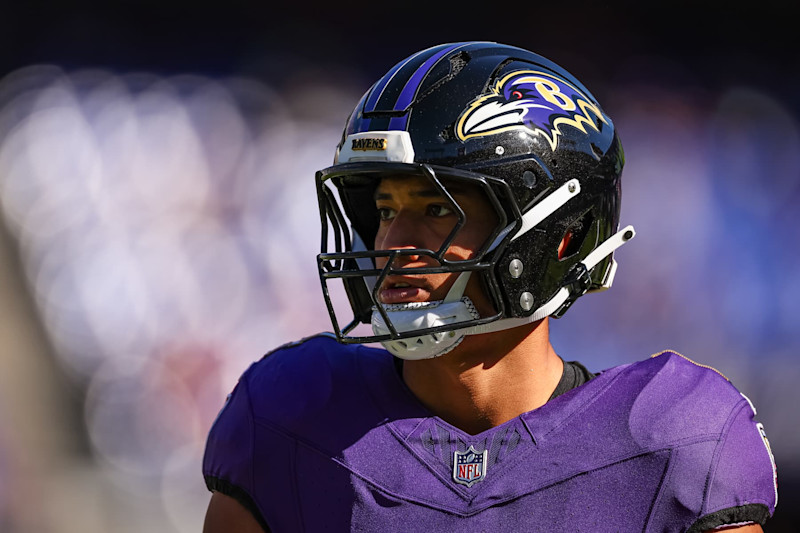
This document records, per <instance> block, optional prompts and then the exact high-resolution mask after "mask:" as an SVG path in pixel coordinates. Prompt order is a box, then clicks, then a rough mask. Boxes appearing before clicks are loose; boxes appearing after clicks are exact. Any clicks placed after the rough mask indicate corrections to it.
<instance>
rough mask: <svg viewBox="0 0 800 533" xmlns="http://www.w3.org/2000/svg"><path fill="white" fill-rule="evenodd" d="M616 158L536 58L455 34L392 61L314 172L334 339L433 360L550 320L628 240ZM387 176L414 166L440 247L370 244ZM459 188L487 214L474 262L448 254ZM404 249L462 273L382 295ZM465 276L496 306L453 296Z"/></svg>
mask: <svg viewBox="0 0 800 533" xmlns="http://www.w3.org/2000/svg"><path fill="white" fill-rule="evenodd" d="M623 163H624V156H623V151H622V145H621V144H620V140H619V138H618V136H617V132H616V130H615V128H614V125H613V123H612V122H611V119H610V118H609V117H608V116H607V115H606V114H605V113H604V112H603V110H602V109H601V108H600V105H599V104H598V103H597V101H596V100H595V98H594V97H593V96H592V95H591V94H590V93H589V91H588V90H587V89H586V88H585V87H584V86H583V85H582V84H581V83H580V82H579V81H578V80H577V79H576V78H575V77H573V76H572V75H571V74H569V73H568V72H567V71H565V70H564V69H563V68H561V67H559V66H558V65H556V64H555V63H553V62H551V61H549V60H547V59H545V58H543V57H541V56H539V55H537V54H534V53H532V52H529V51H527V50H523V49H520V48H516V47H512V46H506V45H502V44H497V43H491V42H462V43H450V44H443V45H440V46H435V47H432V48H429V49H427V50H423V51H421V52H418V53H416V54H414V55H412V56H410V57H408V58H406V59H404V60H403V61H401V62H400V63H398V64H397V65H395V66H394V67H393V68H392V69H391V70H390V71H389V72H387V73H386V75H385V76H383V77H382V78H381V79H380V80H378V82H377V83H375V84H374V85H373V86H372V87H371V88H370V89H369V90H368V91H367V92H366V94H365V95H364V96H363V97H362V99H361V100H360V101H359V102H358V105H356V107H355V109H354V110H353V112H352V114H351V116H350V117H349V119H348V121H347V125H346V127H345V130H344V134H343V136H342V139H341V142H340V143H339V146H338V149H337V153H336V158H335V162H334V164H333V166H331V167H329V168H326V169H324V170H321V171H319V172H318V173H317V178H316V180H317V191H318V196H319V204H320V214H321V218H322V253H320V254H319V256H318V258H317V260H318V266H319V274H320V279H321V281H322V287H323V293H324V295H325V299H326V303H327V305H328V310H329V312H330V314H331V319H332V322H333V326H334V330H335V333H336V336H337V338H338V339H339V340H340V341H342V342H355V343H363V342H373V341H380V342H382V343H383V344H384V346H386V347H387V348H388V349H389V350H390V351H391V352H392V353H394V354H395V355H397V356H399V357H403V358H408V359H418V358H427V357H435V356H438V355H441V354H443V353H446V352H447V351H449V350H451V349H452V348H453V347H454V346H455V345H457V343H458V342H460V340H461V339H462V338H463V336H464V335H468V334H477V333H485V332H489V331H498V330H501V329H506V328H509V327H516V326H519V325H522V324H527V323H530V322H533V321H535V320H540V319H542V318H544V317H546V316H553V317H560V316H562V315H563V314H564V312H565V311H566V310H567V309H568V308H569V306H570V305H572V303H573V302H574V301H575V300H576V299H577V298H578V297H580V296H582V295H583V294H585V293H587V292H590V291H597V290H602V289H605V288H608V287H609V286H610V285H611V282H612V280H613V277H614V273H615V269H616V263H615V262H614V260H613V251H614V249H616V248H617V247H618V246H620V245H621V244H622V243H624V242H626V241H627V240H629V239H630V238H632V237H633V235H634V231H633V228H631V227H627V228H625V229H624V230H622V231H617V228H618V223H619V209H620V175H621V172H622V167H623ZM387 176H393V177H397V176H423V177H424V178H425V179H427V180H429V181H430V183H431V186H432V187H433V188H435V189H436V190H437V191H438V192H439V193H440V194H441V196H442V197H444V198H446V199H448V201H449V202H450V203H451V204H452V205H453V206H454V209H455V212H456V213H457V215H458V222H457V223H456V224H455V227H454V228H453V230H452V232H451V233H450V234H449V236H448V237H447V238H446V239H445V240H444V241H443V242H442V244H441V246H439V247H438V249H420V248H417V249H412V250H375V249H374V241H375V236H376V232H377V230H378V224H379V219H378V217H377V215H376V207H375V200H374V194H375V190H376V187H377V186H378V184H379V183H380V181H381V179H382V178H384V177H387ZM459 183H462V184H464V183H469V184H470V185H471V186H473V187H477V188H478V189H479V190H480V191H482V193H483V194H485V196H486V199H487V201H488V202H489V203H490V204H491V206H492V207H493V208H494V209H495V210H496V213H497V217H496V218H497V220H498V224H497V227H495V228H493V229H492V230H491V233H490V236H489V238H488V239H487V241H486V242H485V243H484V245H483V246H482V247H481V248H480V249H479V250H478V251H477V252H476V253H475V254H474V255H473V256H472V257H470V258H469V259H467V260H460V261H453V260H449V259H448V258H446V257H445V252H446V251H447V249H448V247H449V246H450V243H452V241H453V239H455V238H456V235H457V234H458V231H459V230H460V228H461V227H463V225H464V222H465V219H466V214H465V213H464V211H463V210H462V209H460V207H459V206H458V203H457V202H456V200H455V199H454V197H453V195H452V194H451V193H450V192H449V191H450V190H451V189H452V187H453V185H454V184H456V185H457V184H459ZM565 235H569V236H570V238H569V239H568V245H567V248H566V250H564V251H562V253H561V254H559V252H558V248H559V245H560V244H561V243H562V240H563V239H564V237H565ZM564 242H567V241H564ZM411 254H414V255H425V256H428V257H429V258H430V264H432V265H435V266H430V267H426V268H417V269H414V271H413V272H411V271H409V269H403V272H402V274H404V275H408V274H414V273H418V274H430V273H442V272H461V273H463V274H462V275H461V276H460V277H459V282H456V284H455V285H454V288H453V289H451V290H450V292H449V293H448V295H447V297H446V298H445V299H444V300H443V301H437V302H425V303H424V304H420V303H417V304H407V305H397V304H395V305H387V304H383V303H381V302H380V301H379V299H378V290H379V287H380V285H381V283H382V281H383V280H384V279H385V278H386V277H387V276H389V275H392V274H396V273H398V272H399V268H397V266H396V264H397V259H398V257H400V256H403V255H411ZM559 255H560V257H559ZM379 257H384V258H386V260H385V261H383V263H385V266H383V267H382V268H378V267H376V262H375V260H376V258H379ZM469 276H477V277H479V279H480V281H481V286H482V288H483V290H484V291H485V292H486V294H487V295H488V297H489V299H490V300H491V302H492V304H493V306H494V309H495V311H496V312H495V313H493V314H490V315H489V316H481V315H480V314H479V313H477V312H476V311H475V308H474V306H472V305H471V302H470V301H469V299H468V298H466V297H463V294H462V293H463V290H464V285H465V284H466V280H467V278H468V277H469ZM337 279H338V280H341V281H342V282H343V284H344V288H345V291H346V293H347V296H348V298H349V303H350V306H351V308H352V311H353V318H352V320H349V321H348V322H347V323H342V322H340V319H339V317H337V316H336V314H337V313H336V311H335V310H334V305H333V303H332V300H331V295H330V291H329V283H330V282H331V281H332V280H337ZM360 323H365V324H366V323H371V324H372V330H373V331H372V333H373V334H372V335H352V334H351V332H353V330H354V328H355V327H356V326H357V325H358V324H360Z"/></svg>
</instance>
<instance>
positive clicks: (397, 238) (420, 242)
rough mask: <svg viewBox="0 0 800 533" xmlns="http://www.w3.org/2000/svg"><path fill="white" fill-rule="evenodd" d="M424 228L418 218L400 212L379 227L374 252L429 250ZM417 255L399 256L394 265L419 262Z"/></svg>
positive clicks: (402, 211)
mask: <svg viewBox="0 0 800 533" xmlns="http://www.w3.org/2000/svg"><path fill="white" fill-rule="evenodd" d="M426 233H427V232H426V231H425V227H424V225H423V224H421V221H420V220H419V217H416V216H413V215H411V214H409V213H407V212H405V211H404V210H400V211H399V212H398V213H397V214H396V215H395V217H394V218H393V219H392V220H391V221H389V222H387V223H384V224H383V225H381V227H380V228H379V229H378V234H377V235H376V237H375V249H376V250H413V249H416V248H429V243H426V242H424V241H425V235H426ZM419 259H420V256H419V255H418V254H410V255H401V256H398V258H397V259H396V261H395V262H396V263H399V264H401V265H402V264H405V263H409V262H414V261H419Z"/></svg>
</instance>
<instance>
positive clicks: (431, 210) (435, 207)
mask: <svg viewBox="0 0 800 533" xmlns="http://www.w3.org/2000/svg"><path fill="white" fill-rule="evenodd" d="M452 213H453V209H452V208H451V207H450V206H449V205H442V204H431V205H429V206H428V215H429V216H432V217H446V216H447V215H450V214H452Z"/></svg>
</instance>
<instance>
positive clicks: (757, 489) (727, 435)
mask: <svg viewBox="0 0 800 533" xmlns="http://www.w3.org/2000/svg"><path fill="white" fill-rule="evenodd" d="M745 399H746V398H745ZM755 414H756V412H755V409H754V408H753V406H752V403H750V401H749V400H747V401H746V402H745V401H742V402H741V403H739V404H737V407H736V408H735V409H734V411H733V413H732V414H731V418H730V419H729V421H728V423H727V424H726V427H725V428H724V430H723V435H722V437H721V439H720V442H719V444H718V445H717V449H716V450H715V453H714V458H713V461H712V464H711V470H710V472H709V477H708V484H707V489H706V494H705V502H704V505H703V509H704V513H703V516H701V517H700V519H699V520H698V521H697V522H695V524H694V525H693V526H692V528H691V529H690V531H693V532H694V531H705V530H708V529H714V528H717V527H721V526H724V525H734V524H747V523H757V524H763V523H764V522H766V521H767V519H768V518H769V517H770V516H772V514H773V513H774V512H775V506H776V505H777V503H778V488H777V487H778V485H777V470H776V468H775V460H774V458H773V456H772V451H771V450H770V446H769V441H768V440H767V437H766V433H765V432H764V428H763V426H762V425H761V424H760V423H758V422H756V420H755Z"/></svg>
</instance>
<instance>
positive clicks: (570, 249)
mask: <svg viewBox="0 0 800 533" xmlns="http://www.w3.org/2000/svg"><path fill="white" fill-rule="evenodd" d="M593 222H594V216H592V213H591V211H589V212H587V213H585V214H584V215H583V216H581V217H580V218H578V219H577V220H576V221H575V222H573V223H572V224H570V225H569V226H568V227H567V230H566V231H565V232H564V235H563V237H562V240H561V242H563V243H565V244H564V247H563V248H562V249H559V254H558V259H559V261H563V260H564V259H566V258H568V257H570V256H572V255H575V254H576V253H578V252H579V251H580V249H581V248H582V247H583V241H585V240H586V235H588V233H589V229H590V228H591V227H592V223H593Z"/></svg>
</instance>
